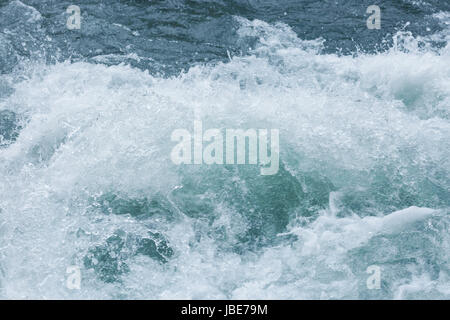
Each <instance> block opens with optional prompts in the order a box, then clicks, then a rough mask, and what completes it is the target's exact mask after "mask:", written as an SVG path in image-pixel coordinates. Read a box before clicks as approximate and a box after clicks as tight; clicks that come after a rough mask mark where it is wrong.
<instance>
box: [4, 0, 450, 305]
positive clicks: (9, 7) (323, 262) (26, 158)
mask: <svg viewBox="0 0 450 320" xmlns="http://www.w3.org/2000/svg"><path fill="white" fill-rule="evenodd" d="M253 2H257V1H248V2H246V3H247V4H246V5H244V4H242V3H241V2H240V1H232V2H231V4H224V3H223V2H222V1H205V3H207V4H203V5H205V6H209V8H210V10H209V11H208V10H206V12H204V11H205V10H203V9H202V8H203V7H198V6H200V4H198V3H199V2H198V3H197V1H192V3H191V2H190V1H181V0H180V1H168V3H167V4H159V3H158V4H155V6H164V7H163V8H159V9H158V10H161V12H162V13H161V15H162V16H163V18H164V19H167V21H165V24H164V23H162V22H161V21H160V26H157V27H153V26H152V25H151V24H150V22H148V21H146V20H144V18H143V17H144V15H145V14H146V15H151V14H152V12H153V11H151V10H154V9H152V8H153V7H151V6H152V5H153V4H152V2H149V3H145V4H143V3H139V2H137V1H112V2H111V3H112V4H111V6H112V7H108V6H109V4H107V3H106V2H105V3H102V4H101V5H98V6H100V7H101V8H97V7H96V6H97V5H96V4H95V2H94V1H86V4H85V7H83V5H80V7H81V11H82V12H83V13H82V17H83V20H82V25H81V29H80V31H74V30H73V31H72V30H66V29H65V28H66V26H65V21H66V19H67V14H66V12H65V8H67V7H68V6H69V5H70V3H69V2H65V1H62V2H61V3H60V4H58V5H57V7H53V6H54V3H53V2H51V1H41V2H38V1H22V2H21V1H17V0H16V1H0V15H1V18H0V27H1V30H0V31H1V32H0V44H1V47H0V70H1V74H0V298H3V299H17V298H19V299H31V298H37V299H69V298H70V299H111V298H112V299H449V298H450V235H449V228H450V176H449V172H450V44H449V42H448V41H449V39H450V8H448V5H447V7H446V5H445V4H441V6H442V7H439V4H436V3H435V2H433V1H428V2H426V1H414V3H413V1H397V2H402V3H403V6H404V7H405V8H406V9H405V8H403V7H401V8H399V9H398V10H399V12H400V13H401V12H402V11H401V10H405V12H407V10H409V9H408V8H410V7H413V8H415V10H416V11H415V12H418V13H417V14H418V15H419V13H420V14H421V16H420V17H421V19H422V20H420V23H421V24H420V25H418V24H417V23H414V22H413V20H412V17H410V16H408V15H407V14H406V13H405V18H404V19H406V20H405V21H403V20H402V21H401V22H402V23H401V26H399V27H398V28H397V29H396V30H394V31H395V32H392V33H390V34H387V35H385V36H383V37H382V39H381V40H380V42H382V43H383V44H384V45H385V46H384V47H382V46H380V47H376V48H372V49H370V48H369V49H368V47H370V46H371V45H372V44H371V43H361V44H358V41H359V40H360V39H359V38H358V35H357V34H356V33H355V34H354V36H353V35H349V36H348V37H344V38H352V37H353V38H355V40H354V41H353V42H349V43H347V42H345V44H344V45H343V46H344V47H343V48H340V49H338V47H337V44H336V43H344V42H340V40H339V39H340V38H339V36H336V35H335V34H333V33H332V31H329V30H328V31H327V32H329V34H320V33H319V34H314V33H313V36H312V37H308V36H305V33H304V32H302V30H303V29H301V28H307V27H308V26H309V27H311V28H312V29H314V30H317V28H320V27H317V26H316V27H315V28H313V27H314V26H313V25H308V23H311V24H312V23H317V22H311V21H309V22H308V20H305V19H304V20H302V21H299V22H297V23H299V24H304V26H297V25H295V24H294V23H295V22H294V19H293V20H286V21H285V20H282V19H283V17H284V16H286V17H287V18H286V19H289V17H290V15H291V14H292V12H293V10H294V9H290V8H280V9H279V10H281V11H280V15H279V16H273V15H270V14H269V13H268V12H269V11H268V12H265V11H258V14H255V15H252V14H250V13H249V12H253V11H251V10H250V9H249V7H246V6H250V5H255V4H253ZM392 2H395V1H392ZM267 3H271V2H270V1H267ZM302 3H310V2H308V1H305V2H302ZM311 3H312V2H311ZM282 4H283V1H281V2H280V4H278V3H277V4H273V3H272V4H270V6H273V8H278V7H277V6H282ZM144 5H145V6H148V9H145V10H147V11H145V10H144V9H142V8H139V6H144ZM267 5H268V6H269V4H267ZM311 5H312V4H311ZM389 5H390V1H387V4H386V6H387V7H388V8H390V7H389ZM233 6H234V7H233ZM359 6H361V9H359ZM135 7H136V9H135ZM366 7H367V6H365V7H364V6H363V5H361V4H360V1H359V2H355V4H351V5H349V10H350V11H351V10H360V11H361V12H362V13H361V16H362V17H364V13H365V8H366ZM114 8H115V9H114ZM117 8H121V10H122V12H125V14H126V15H127V16H128V20H124V19H125V18H123V17H122V19H120V17H121V16H114V15H113V13H112V12H110V11H119V10H118V9H117ZM146 8H147V7H146ZM234 8H238V9H236V10H235V9H234ZM305 8H306V9H304V10H307V9H308V8H309V7H308V6H306V5H305ZM352 8H353V9H352ZM141 9H142V10H141ZM163 9H165V11H164V10H163ZM447 9H448V10H447ZM108 10H110V11H108ZM155 10H156V9H155ZM170 10H172V11H170ZM177 10H178V11H177ZM180 10H181V11H180ZM214 10H217V11H214ZM239 10H240V11H239ZM255 10H256V9H255ZM260 10H263V9H260ZM104 12H106V13H109V14H110V16H108V17H106V16H103V13H104ZM141 12H144V13H141ZM167 12H171V13H172V14H178V12H182V13H180V16H177V17H176V18H177V19H178V20H179V24H176V23H175V20H176V19H175V18H174V17H172V16H170V15H169V14H168V13H167ZM255 12H256V11H255ZM270 12H277V11H276V10H275V9H273V10H272V11H270ZM351 12H352V11H351ZM106 13H105V15H106ZM285 13H286V14H285ZM400 13H398V15H400ZM117 14H118V13H117ZM330 14H331V13H330ZM113 18H114V19H117V20H114V19H113ZM163 18H161V19H163ZM331 18H332V17H330V19H331ZM171 19H173V20H171ZM417 19H419V18H417ZM399 20H401V19H399ZM199 21H200V22H199ZM356 21H359V20H356ZM361 21H362V22H361ZM361 21H360V22H358V23H361V25H362V27H363V28H365V24H364V23H365V20H364V19H363V20H361ZM382 21H383V20H382ZM409 21H411V27H410V28H411V29H408V28H409V27H408V24H407V23H403V22H409ZM144 22H145V23H148V24H145V23H144ZM83 23H84V24H85V27H83ZM348 23H353V22H352V21H350V22H348ZM186 25H189V26H190V28H191V29H192V30H193V31H192V32H194V33H195V34H196V35H198V37H197V38H196V37H194V36H192V35H190V34H189V32H190V31H189V32H188V31H185V30H187V29H186ZM222 25H226V28H228V29H229V30H228V29H226V28H225V27H223V28H224V29H221V28H222V27H221V26H222ZM428 27H429V28H431V31H429V32H428V33H420V32H419V31H418V30H421V28H423V29H424V30H425V29H426V28H428ZM83 28H85V29H83ZM147 28H149V29H147ZM165 28H167V29H165ZM299 28H300V29H299ZM146 30H151V31H148V32H147V31H146ZM155 30H156V31H155ZM307 30H309V29H307ZM336 30H337V29H336ZM381 30H382V29H381ZM76 32H79V33H78V35H76V34H75V33H76ZM157 32H160V33H157ZM308 32H309V31H308ZM311 32H313V31H311ZM314 32H315V31H314ZM324 32H325V31H324ZM336 32H337V31H336ZM367 32H368V31H367ZM375 32H376V31H375ZM105 34H106V36H104V37H103V36H102V35H105ZM214 37H216V40H214V39H210V38H214ZM107 39H113V40H107ZM358 39H359V40H358ZM106 41H112V42H106ZM214 41H216V42H214ZM361 41H362V40H361ZM143 42H146V43H147V45H148V46H149V49H148V50H147V49H146V47H145V45H144V44H142V43H143ZM355 43H356V45H355ZM333 46H335V49H336V50H333V49H332V47H333ZM178 48H182V49H178ZM341 49H342V50H341ZM199 118H200V119H201V120H202V122H203V126H204V127H205V128H219V129H223V130H225V129H228V128H241V129H247V128H267V129H277V130H279V168H278V171H277V172H276V174H273V175H261V174H260V169H261V167H260V166H259V165H245V164H223V165H218V164H212V165H195V164H192V165H187V164H181V165H177V164H175V163H173V162H172V161H171V152H172V150H173V148H174V146H175V144H176V143H174V142H173V141H172V140H171V136H172V132H174V130H177V129H180V128H183V129H187V130H189V131H190V132H193V131H194V128H193V124H194V121H195V120H197V119H199ZM68 268H69V269H68ZM70 268H72V269H70ZM73 268H75V269H73ZM374 268H375V269H374ZM68 270H79V272H80V276H81V282H80V288H79V289H76V290H74V289H71V288H70V287H68V286H67V278H68V276H70V274H68V273H67V272H68ZM370 270H376V271H379V275H380V279H381V280H380V286H379V288H375V289H373V288H372V290H371V289H370V288H369V286H368V281H369V280H368V279H369V278H370V276H371V273H370V272H369V271H370ZM368 272H369V273H368ZM369 282H370V281H369Z"/></svg>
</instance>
